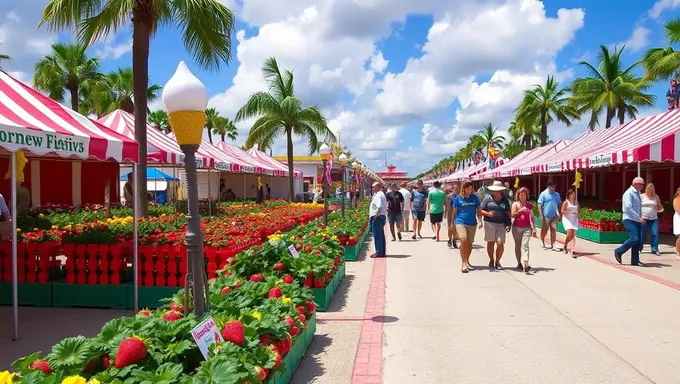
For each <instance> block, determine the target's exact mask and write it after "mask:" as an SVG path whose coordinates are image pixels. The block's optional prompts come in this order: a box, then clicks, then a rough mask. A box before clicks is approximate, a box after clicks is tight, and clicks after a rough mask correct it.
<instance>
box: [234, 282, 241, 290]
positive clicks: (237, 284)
mask: <svg viewBox="0 0 680 384" xmlns="http://www.w3.org/2000/svg"><path fill="white" fill-rule="evenodd" d="M234 288H236V289H239V288H241V282H240V281H237V282H236V283H235V284H234Z"/></svg>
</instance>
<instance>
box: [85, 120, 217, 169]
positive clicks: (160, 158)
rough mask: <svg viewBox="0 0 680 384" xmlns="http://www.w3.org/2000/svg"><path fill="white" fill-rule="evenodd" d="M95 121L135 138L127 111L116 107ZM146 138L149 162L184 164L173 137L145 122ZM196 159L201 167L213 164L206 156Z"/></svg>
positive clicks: (132, 122) (133, 127)
mask: <svg viewBox="0 0 680 384" xmlns="http://www.w3.org/2000/svg"><path fill="white" fill-rule="evenodd" d="M97 121H98V122H99V123H101V124H102V125H104V126H105V127H108V128H111V129H112V130H114V131H116V132H118V133H120V134H121V135H123V136H126V137H128V138H130V139H132V140H134V139H135V117H134V116H133V115H132V114H131V113H129V112H125V111H123V110H120V109H117V110H115V111H113V112H111V113H109V114H108V115H106V116H104V117H102V118H101V119H99V120H97ZM146 140H147V145H146V147H147V161H148V162H149V163H163V164H184V154H183V153H182V150H181V149H180V147H179V144H177V141H176V140H175V138H174V137H170V136H168V135H166V134H164V133H163V132H161V131H159V130H158V129H156V128H154V127H152V126H151V125H150V124H148V123H147V124H146ZM197 161H198V162H199V164H198V165H199V166H200V167H202V168H208V167H212V166H214V164H215V160H214V159H212V158H208V157H200V156H198V157H197Z"/></svg>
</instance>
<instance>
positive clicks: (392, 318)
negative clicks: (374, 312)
mask: <svg viewBox="0 0 680 384" xmlns="http://www.w3.org/2000/svg"><path fill="white" fill-rule="evenodd" d="M371 321H375V322H376V323H383V324H389V323H396V322H397V321H399V318H398V317H396V316H373V317H371Z"/></svg>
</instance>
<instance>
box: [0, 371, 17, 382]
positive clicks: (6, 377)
mask: <svg viewBox="0 0 680 384" xmlns="http://www.w3.org/2000/svg"><path fill="white" fill-rule="evenodd" d="M13 376H14V374H13V373H11V372H10V371H2V372H0V384H12V377H13Z"/></svg>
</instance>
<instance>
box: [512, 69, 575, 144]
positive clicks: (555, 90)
mask: <svg viewBox="0 0 680 384" xmlns="http://www.w3.org/2000/svg"><path fill="white" fill-rule="evenodd" d="M568 96H569V88H568V87H564V88H560V83H559V82H558V81H557V80H555V77H554V76H552V75H551V76H548V79H547V80H546V82H545V85H540V84H537V85H535V86H534V87H533V88H532V89H528V90H526V91H525V92H524V99H523V100H522V102H521V103H520V105H519V107H517V109H516V110H515V112H516V113H517V118H518V119H519V120H520V121H540V124H541V146H544V145H546V144H547V142H548V124H549V123H550V122H552V121H553V120H557V121H561V122H563V123H564V124H565V125H566V126H567V127H569V126H571V121H572V120H574V119H579V118H580V116H579V113H578V110H577V109H576V107H575V106H573V105H572V104H571V103H570V102H569V97H568Z"/></svg>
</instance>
